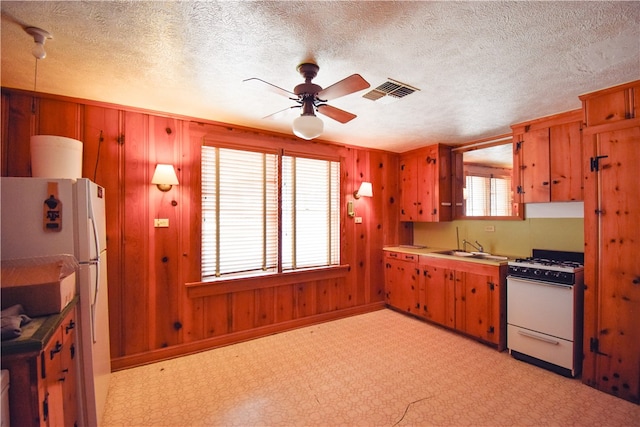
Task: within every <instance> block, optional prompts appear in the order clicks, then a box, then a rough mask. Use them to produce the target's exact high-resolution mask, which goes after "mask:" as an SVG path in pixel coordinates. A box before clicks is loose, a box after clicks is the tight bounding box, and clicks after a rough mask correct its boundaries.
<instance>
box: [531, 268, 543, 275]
mask: <svg viewBox="0 0 640 427" xmlns="http://www.w3.org/2000/svg"><path fill="white" fill-rule="evenodd" d="M533 275H534V276H540V275H542V270H540V269H539V268H537V269H535V270H533Z"/></svg>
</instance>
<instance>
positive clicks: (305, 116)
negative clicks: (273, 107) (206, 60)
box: [243, 62, 370, 139]
mask: <svg viewBox="0 0 640 427" xmlns="http://www.w3.org/2000/svg"><path fill="white" fill-rule="evenodd" d="M296 69H297V70H298V72H299V73H300V75H302V77H303V78H304V83H301V84H299V85H297V86H296V87H295V88H294V89H293V92H291V91H288V90H286V89H283V88H281V87H279V86H276V85H274V84H271V83H269V82H266V81H264V80H262V79H259V78H256V77H252V78H250V79H246V80H243V82H245V83H258V84H260V85H261V86H264V87H266V89H268V90H270V91H272V92H275V93H277V94H279V95H283V96H286V97H287V98H289V99H291V100H292V101H295V102H296V103H297V104H298V105H294V106H292V107H288V108H285V109H283V110H280V111H277V112H275V113H273V114H270V115H268V116H266V117H265V118H277V117H279V116H281V115H282V114H283V113H285V112H287V111H291V110H292V109H294V108H300V109H301V111H302V112H301V114H300V117H297V118H296V119H295V120H294V121H293V133H294V134H296V135H297V136H299V137H300V138H303V139H313V138H316V137H318V136H320V134H321V133H322V130H323V128H324V124H323V122H322V120H320V118H318V117H316V115H315V113H316V112H318V113H320V114H324V115H325V116H327V117H330V118H332V119H334V120H336V121H338V122H340V123H347V122H349V121H351V120H353V119H355V118H356V117H357V116H356V115H355V114H352V113H349V112H348V111H344V110H341V109H339V108H336V107H332V106H331V105H328V104H326V102H327V101H330V100H332V99H336V98H339V97H341V96H345V95H349V94H350V93H354V92H358V91H359V90H362V89H366V88H368V87H369V86H370V85H369V83H368V82H367V81H366V80H365V79H363V78H362V76H360V74H352V75H350V76H349V77H346V78H344V79H342V80H340V81H339V82H337V83H334V84H332V85H331V86H329V87H327V88H325V89H323V88H322V87H320V86H318V85H317V84H315V83H312V82H311V81H312V80H313V79H314V78H315V77H316V75H317V74H318V70H320V67H318V65H316V64H314V63H310V62H305V63H302V64H300V65H298V67H297V68H296Z"/></svg>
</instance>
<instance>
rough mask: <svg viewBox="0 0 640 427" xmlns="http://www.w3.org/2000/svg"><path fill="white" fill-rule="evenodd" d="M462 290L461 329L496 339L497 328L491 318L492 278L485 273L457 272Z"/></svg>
mask: <svg viewBox="0 0 640 427" xmlns="http://www.w3.org/2000/svg"><path fill="white" fill-rule="evenodd" d="M456 281H457V282H459V283H460V284H461V285H460V292H461V294H462V295H461V298H460V299H461V300H462V301H461V302H462V304H461V308H460V311H461V312H462V313H463V315H462V316H461V317H460V320H461V324H460V325H458V324H457V323H456V329H459V330H461V331H463V332H465V333H467V334H469V335H471V336H474V337H477V338H480V339H482V340H484V341H493V340H494V336H495V334H494V331H495V328H494V326H493V325H492V319H491V314H492V313H491V299H492V286H491V283H492V278H491V276H487V275H484V274H475V273H470V272H456Z"/></svg>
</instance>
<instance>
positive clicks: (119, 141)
mask: <svg viewBox="0 0 640 427" xmlns="http://www.w3.org/2000/svg"><path fill="white" fill-rule="evenodd" d="M118 144H120V145H123V144H124V134H123V133H121V134H120V135H118Z"/></svg>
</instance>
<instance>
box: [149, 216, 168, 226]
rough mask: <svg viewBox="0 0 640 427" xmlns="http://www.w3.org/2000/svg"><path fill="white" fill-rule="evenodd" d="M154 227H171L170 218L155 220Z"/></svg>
mask: <svg viewBox="0 0 640 427" xmlns="http://www.w3.org/2000/svg"><path fill="white" fill-rule="evenodd" d="M153 226H154V227H156V228H166V227H169V218H156V219H154V220H153Z"/></svg>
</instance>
